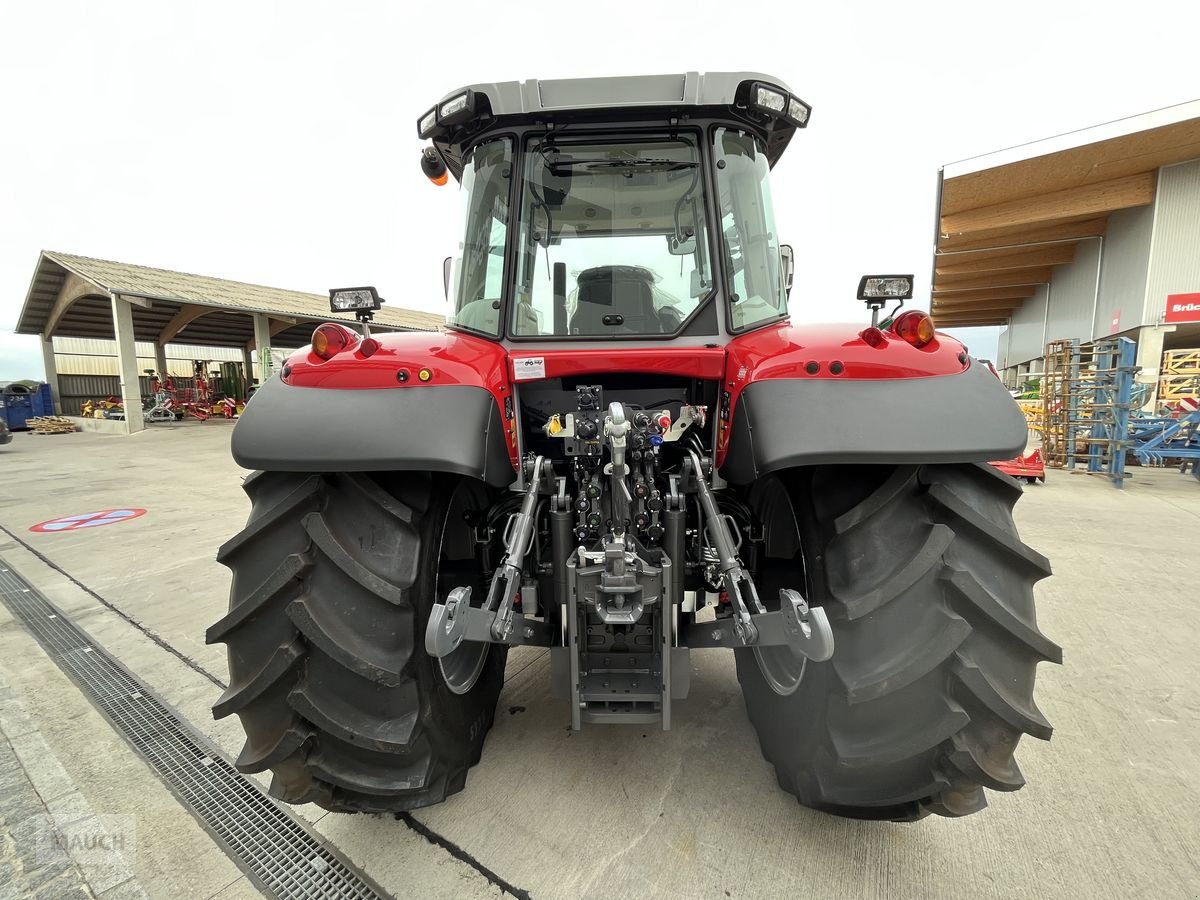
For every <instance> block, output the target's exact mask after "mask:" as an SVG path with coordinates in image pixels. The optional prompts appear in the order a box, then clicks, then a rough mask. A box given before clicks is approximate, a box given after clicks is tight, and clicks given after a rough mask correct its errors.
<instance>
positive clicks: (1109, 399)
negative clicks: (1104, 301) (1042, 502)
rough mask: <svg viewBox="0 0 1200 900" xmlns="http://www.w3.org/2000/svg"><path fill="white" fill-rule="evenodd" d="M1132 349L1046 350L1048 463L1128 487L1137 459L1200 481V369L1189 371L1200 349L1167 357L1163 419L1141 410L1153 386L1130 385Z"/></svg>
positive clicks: (1120, 342) (1117, 344)
mask: <svg viewBox="0 0 1200 900" xmlns="http://www.w3.org/2000/svg"><path fill="white" fill-rule="evenodd" d="M1135 351H1136V344H1134V342H1133V341H1131V340H1129V339H1128V338H1110V339H1105V340H1099V341H1093V342H1091V343H1088V344H1081V343H1080V342H1079V341H1074V340H1069V341H1052V342H1050V343H1049V344H1047V345H1046V356H1045V359H1046V372H1045V374H1044V375H1043V377H1042V412H1041V420H1040V422H1039V424H1038V428H1039V430H1040V431H1041V432H1042V451H1043V454H1044V457H1045V464H1046V465H1047V466H1050V467H1052V468H1065V469H1072V470H1073V469H1076V467H1086V468H1085V470H1086V471H1087V472H1088V473H1089V474H1103V475H1105V476H1107V477H1108V478H1110V479H1111V480H1112V482H1113V484H1115V485H1116V486H1117V487H1123V486H1124V479H1125V465H1126V462H1127V460H1128V457H1129V456H1130V455H1132V456H1133V457H1134V458H1135V459H1136V460H1137V461H1138V463H1139V464H1141V465H1143V466H1164V465H1174V464H1176V463H1178V464H1179V465H1180V467H1181V471H1191V472H1193V473H1194V474H1196V476H1197V478H1200V434H1198V433H1197V432H1198V431H1200V409H1198V408H1197V407H1198V406H1200V404H1198V402H1197V397H1198V396H1200V371H1198V372H1196V373H1195V374H1193V373H1192V372H1191V371H1189V370H1188V369H1187V368H1185V367H1187V366H1193V367H1195V366H1198V365H1200V352H1197V351H1178V352H1169V353H1168V354H1166V356H1165V357H1164V378H1163V382H1161V383H1160V391H1163V390H1164V388H1163V385H1166V390H1165V394H1166V396H1165V397H1163V396H1161V395H1160V399H1165V400H1167V401H1168V402H1167V404H1166V408H1165V410H1164V411H1163V412H1162V413H1161V414H1159V415H1147V414H1145V413H1143V412H1140V411H1139V408H1140V407H1141V406H1142V405H1143V403H1144V399H1145V397H1146V394H1147V393H1148V389H1147V388H1145V387H1144V386H1142V385H1135V384H1134V381H1133V378H1134V375H1136V374H1137V371H1138V367H1137V366H1136V365H1135V363H1134V354H1135Z"/></svg>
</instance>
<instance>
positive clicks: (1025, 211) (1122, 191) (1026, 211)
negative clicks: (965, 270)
mask: <svg viewBox="0 0 1200 900" xmlns="http://www.w3.org/2000/svg"><path fill="white" fill-rule="evenodd" d="M1155 175H1156V173H1154V172H1144V173H1141V174H1138V175H1130V176H1128V177H1126V178H1115V179H1113V180H1112V181H1102V182H1100V183H1098V184H1088V185H1084V186H1082V187H1075V188H1068V189H1067V190H1065V191H1055V192H1054V193H1052V194H1042V195H1040V196H1037V197H1026V198H1024V199H1022V200H1009V201H1006V202H1004V203H997V204H994V205H993V206H982V207H979V208H978V209H968V210H964V211H963V212H960V213H955V214H954V215H949V216H943V217H942V220H941V229H940V230H941V233H942V234H943V235H947V236H948V235H955V234H973V233H976V232H980V231H984V230H987V229H991V228H1012V227H1015V226H1017V225H1038V224H1046V223H1049V222H1054V221H1056V220H1060V219H1069V218H1077V217H1080V216H1095V215H1099V214H1101V213H1109V212H1112V211H1113V210H1117V209H1129V208H1130V207H1134V206H1145V205H1146V204H1148V203H1151V202H1153V200H1154V184H1155Z"/></svg>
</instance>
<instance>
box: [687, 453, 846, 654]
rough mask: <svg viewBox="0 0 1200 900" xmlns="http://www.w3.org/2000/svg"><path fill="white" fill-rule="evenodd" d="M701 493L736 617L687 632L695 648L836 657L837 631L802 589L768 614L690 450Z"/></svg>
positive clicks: (784, 594) (785, 594)
mask: <svg viewBox="0 0 1200 900" xmlns="http://www.w3.org/2000/svg"><path fill="white" fill-rule="evenodd" d="M688 456H689V459H690V462H691V466H692V472H693V475H694V478H695V482H696V491H697V494H698V495H699V500H700V509H701V511H702V512H703V513H704V524H705V527H706V528H707V530H708V536H709V540H710V541H711V542H712V547H713V549H714V550H715V551H716V554H717V565H718V566H719V568H720V570H721V583H722V584H723V585H724V587H725V593H726V594H727V595H728V596H729V604H730V606H732V607H733V615H732V616H730V617H729V618H726V619H717V620H716V621H715V622H705V623H703V626H700V625H696V626H694V627H692V628H691V629H689V630H688V632H687V645H688V646H689V647H738V646H741V647H772V646H786V647H788V648H790V649H791V651H792V652H793V653H794V654H796V655H797V656H805V657H807V658H809V659H811V660H813V661H814V662H824V661H825V660H827V659H829V658H830V657H831V656H833V630H832V629H831V628H830V627H829V618H828V617H827V616H826V615H825V610H823V609H821V608H820V607H810V606H809V605H808V603H807V602H806V601H805V600H804V597H803V596H802V595H801V594H800V592H799V591H796V590H792V589H790V588H781V589H780V591H779V609H778V611H776V612H767V610H766V607H764V606H763V604H762V601H761V600H759V598H758V590H757V589H756V588H755V586H754V581H753V579H752V578H751V577H750V573H749V572H747V571H746V569H745V567H744V566H743V565H742V563H741V561H740V560H739V559H738V558H737V555H736V553H735V551H734V547H735V543H734V540H733V537H732V535H730V533H729V526H728V524H727V522H728V519H727V518H726V517H725V516H722V515H721V513H720V510H719V509H718V508H717V501H716V498H714V497H713V495H712V491H711V490H709V487H708V483H707V482H706V481H705V475H704V466H703V463H702V461H701V459H700V456H699V454H697V453H696V452H695V451H694V450H690V451H688Z"/></svg>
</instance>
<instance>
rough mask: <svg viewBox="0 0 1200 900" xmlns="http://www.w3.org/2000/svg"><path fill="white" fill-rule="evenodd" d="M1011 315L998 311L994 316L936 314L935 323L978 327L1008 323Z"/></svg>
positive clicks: (959, 326)
mask: <svg viewBox="0 0 1200 900" xmlns="http://www.w3.org/2000/svg"><path fill="white" fill-rule="evenodd" d="M1009 318H1010V316H1009V315H1008V314H1007V313H996V314H995V315H992V316H934V317H933V324H934V325H935V326H937V327H938V328H976V327H980V326H986V325H1007V324H1008V320H1009Z"/></svg>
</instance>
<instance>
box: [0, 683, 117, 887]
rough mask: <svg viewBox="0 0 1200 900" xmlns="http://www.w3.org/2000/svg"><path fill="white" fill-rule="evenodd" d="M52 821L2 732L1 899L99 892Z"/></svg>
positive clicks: (0, 753)
mask: <svg viewBox="0 0 1200 900" xmlns="http://www.w3.org/2000/svg"><path fill="white" fill-rule="evenodd" d="M6 690H11V689H6ZM51 822H52V819H51V817H50V812H49V810H47V809H46V805H45V804H44V803H43V802H42V798H41V797H40V796H39V795H38V792H37V790H36V789H35V788H34V786H33V783H32V782H31V781H30V780H29V777H28V776H27V775H26V774H25V770H24V769H23V768H22V767H21V763H20V760H18V759H17V755H16V754H15V753H14V752H13V748H12V745H11V744H10V743H9V742H8V739H7V738H6V737H4V736H3V735H0V900H9V898H12V900H17V898H21V900H26V898H36V900H76V898H78V900H85V898H92V897H95V894H93V893H92V891H91V889H90V888H89V887H88V884H87V881H86V880H84V877H83V873H82V872H81V871H80V870H79V867H78V866H76V865H75V863H74V861H73V860H72V859H71V857H70V856H69V855H68V854H67V851H66V850H65V849H64V848H63V844H62V836H61V833H60V832H58V831H57V829H54V828H53V826H52V825H51V824H50V823H51Z"/></svg>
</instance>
